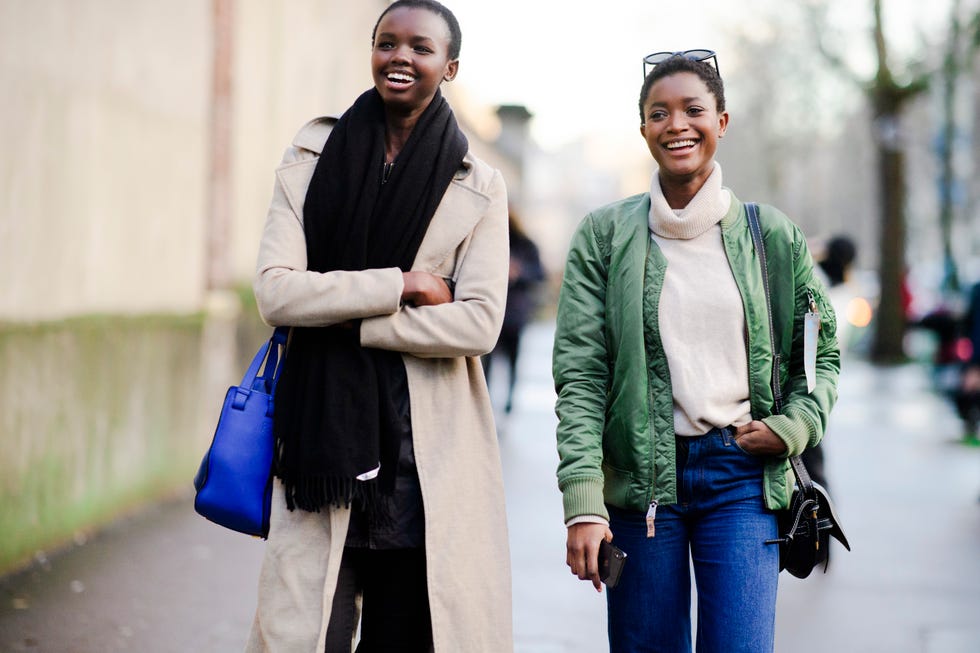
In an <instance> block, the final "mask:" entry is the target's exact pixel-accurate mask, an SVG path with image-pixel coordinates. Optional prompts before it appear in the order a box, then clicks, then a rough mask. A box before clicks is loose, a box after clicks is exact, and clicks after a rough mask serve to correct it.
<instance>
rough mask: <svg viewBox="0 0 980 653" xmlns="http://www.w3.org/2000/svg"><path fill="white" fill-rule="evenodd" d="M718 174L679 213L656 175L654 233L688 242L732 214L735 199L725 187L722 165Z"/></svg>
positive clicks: (652, 211)
mask: <svg viewBox="0 0 980 653" xmlns="http://www.w3.org/2000/svg"><path fill="white" fill-rule="evenodd" d="M714 164H715V166H714V170H712V171H711V174H710V175H708V178H707V179H706V180H705V182H704V185H703V186H701V189H700V190H698V192H697V194H696V195H695V196H694V197H693V198H691V201H690V202H688V204H687V206H685V207H684V208H683V209H680V210H677V211H675V210H674V209H671V208H670V205H669V204H667V198H665V197H664V192H663V189H662V188H660V174H659V173H657V172H654V173H653V180H652V181H651V183H650V218H649V221H650V230H651V231H652V232H653V233H655V234H656V235H658V236H660V237H661V238H674V239H680V240H688V239H691V238H696V237H698V236H700V235H701V234H703V233H704V232H706V231H707V230H708V229H710V228H711V227H713V226H714V225H716V224H718V223H719V222H721V219H722V218H723V217H725V214H726V213H728V209H729V207H730V206H731V203H732V196H731V194H730V193H729V192H728V190H727V189H724V188H722V187H721V165H720V164H719V163H718V162H717V161H715V162H714Z"/></svg>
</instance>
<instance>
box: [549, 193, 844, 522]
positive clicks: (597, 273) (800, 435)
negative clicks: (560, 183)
mask: <svg viewBox="0 0 980 653" xmlns="http://www.w3.org/2000/svg"><path fill="white" fill-rule="evenodd" d="M649 211H650V196H649V194H648V193H643V194H639V195H634V196H632V197H628V198H626V199H623V200H620V201H618V202H615V203H613V204H610V205H607V206H605V207H603V208H600V209H598V210H596V211H594V212H592V213H590V214H589V215H587V216H586V217H585V219H584V220H583V221H582V222H581V224H580V225H579V227H578V229H577V231H576V233H575V235H574V236H573V238H572V242H571V244H570V247H569V253H568V260H567V263H566V267H565V274H564V278H563V281H562V287H561V294H560V297H559V301H558V317H557V323H556V332H555V342H554V351H553V361H552V367H553V370H552V371H553V375H554V381H555V389H556V392H557V395H558V398H557V402H556V405H555V411H556V413H557V415H558V427H557V440H558V454H559V464H558V486H559V489H560V490H561V492H562V497H563V503H564V510H565V520H566V521H567V520H569V519H572V518H574V517H578V516H582V515H597V516H601V517H605V518H607V519H608V512H607V510H606V507H605V505H606V504H609V505H613V506H616V507H619V508H624V509H627V510H646V509H647V506H649V504H650V503H651V501H653V500H656V501H657V502H658V503H660V504H671V503H676V502H677V476H676V468H675V458H674V421H673V420H674V417H673V398H672V392H671V381H670V373H669V370H668V366H667V357H666V355H665V353H664V350H663V347H662V345H661V341H660V331H659V321H658V320H659V318H658V314H657V310H658V305H659V302H660V291H661V288H662V286H663V280H664V272H665V270H666V265H667V262H666V259H665V258H664V255H663V253H662V252H661V251H660V248H659V247H658V246H657V244H656V243H655V242H654V241H653V239H652V238H651V237H650V231H649V227H648V219H647V218H648V214H649ZM759 213H760V216H759V217H760V222H761V224H762V231H763V238H764V241H765V247H766V257H767V261H768V269H769V276H770V279H769V281H770V292H771V294H772V304H773V307H772V308H773V322H774V325H775V327H774V328H775V339H776V341H777V346H778V348H779V352H780V356H781V364H780V370H779V374H780V379H781V385H782V391H783V410H782V413H781V414H773V413H774V406H773V392H772V387H771V373H772V365H773V355H772V348H771V345H770V335H769V323H768V316H767V310H766V298H765V291H764V289H763V284H762V271H761V268H760V265H759V259H758V257H757V256H756V253H755V248H754V247H753V244H752V236H751V233H750V231H749V226H748V219H747V217H746V214H745V210H744V204H743V203H742V202H740V201H739V200H738V199H736V198H735V196H734V194H733V195H732V203H731V207H730V209H729V211H728V213H727V214H726V215H725V216H724V218H722V221H721V231H722V238H723V240H724V248H725V252H726V254H727V256H728V260H729V263H730V264H731V268H732V272H733V273H734V276H735V282H736V284H737V286H738V289H739V292H740V294H741V296H742V302H743V305H744V307H745V315H746V329H747V333H746V347H747V352H748V362H749V366H748V367H749V370H748V373H749V395H750V397H749V399H750V403H751V411H752V417H753V419H761V420H762V421H764V422H765V423H766V424H767V425H768V426H769V428H771V429H772V430H773V432H775V433H776V435H778V436H779V437H780V438H781V439H782V440H783V441H784V442H785V443H786V447H787V451H786V453H785V454H784V455H783V456H781V457H773V458H771V459H769V460H767V461H766V465H765V475H764V496H765V501H766V505H767V506H768V507H769V508H770V509H773V510H778V509H781V508H784V507H786V506H788V505H789V498H790V495H791V491H792V487H793V477H792V470H791V468H790V465H789V461H788V458H789V457H790V456H793V455H796V454H799V453H801V452H802V451H803V450H804V449H805V448H807V447H810V446H814V445H816V444H817V443H818V442H820V440H821V439H822V438H823V434H824V429H825V428H826V425H827V418H828V415H829V413H830V410H831V408H832V407H833V405H834V403H835V402H836V400H837V378H838V375H839V373H840V350H839V348H838V344H837V337H836V320H835V316H834V312H833V309H832V308H831V304H830V301H829V300H828V298H827V294H826V289H825V288H824V285H823V283H822V282H821V281H820V280H819V278H818V277H817V276H815V274H814V269H813V260H812V258H811V256H810V252H809V250H808V249H807V246H806V240H805V239H804V236H803V233H802V231H801V230H800V229H799V227H797V226H796V225H795V224H794V223H793V222H791V221H790V220H789V218H787V217H786V216H785V215H783V214H782V213H781V212H779V211H778V210H776V209H775V208H773V207H770V206H765V205H762V206H760V207H759ZM810 297H812V298H813V300H814V301H815V302H816V305H817V308H818V310H819V312H820V317H821V328H820V330H819V334H818V338H817V358H816V387H815V388H814V390H813V392H810V393H808V392H807V383H806V375H805V372H804V366H803V317H804V315H805V314H806V312H807V311H808V310H809V302H810Z"/></svg>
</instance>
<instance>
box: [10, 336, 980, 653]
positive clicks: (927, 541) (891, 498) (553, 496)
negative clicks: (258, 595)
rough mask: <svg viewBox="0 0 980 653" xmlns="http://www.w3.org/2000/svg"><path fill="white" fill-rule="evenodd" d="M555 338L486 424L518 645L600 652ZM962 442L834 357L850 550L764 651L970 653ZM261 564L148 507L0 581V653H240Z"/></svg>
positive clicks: (171, 510) (239, 547) (241, 543)
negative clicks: (570, 553)
mask: <svg viewBox="0 0 980 653" xmlns="http://www.w3.org/2000/svg"><path fill="white" fill-rule="evenodd" d="M552 330H553V325H552V324H551V323H548V322H543V323H537V324H534V325H532V326H531V327H529V329H528V332H527V334H526V336H525V341H524V348H523V354H522V358H521V359H520V365H519V371H520V376H519V380H518V386H517V396H516V399H515V405H514V411H513V413H512V414H511V416H510V418H509V419H501V421H500V430H501V433H500V445H501V454H502V458H503V465H504V474H505V484H506V490H507V502H508V514H509V528H510V541H511V557H512V565H513V578H514V628H515V644H516V651H517V652H518V653H597V652H601V651H604V650H606V642H605V631H604V629H605V614H604V612H605V604H604V596H600V595H598V594H596V592H595V591H594V590H593V589H592V588H591V586H590V585H588V584H586V583H582V582H580V581H578V580H577V579H576V578H574V577H573V576H571V575H570V574H569V573H568V570H567V567H566V566H565V562H564V560H565V554H564V527H563V525H562V513H561V497H560V495H559V493H558V490H557V488H556V486H555V481H554V470H555V463H556V460H557V454H556V453H555V445H554V426H555V417H554V412H553V405H554V403H553V402H554V392H553V390H552V383H551V375H550V346H551V336H552ZM501 367H502V366H498V367H497V368H496V369H497V370H500V369H501ZM495 380H496V376H494V375H492V376H491V382H492V383H493V382H494V381H495ZM495 387H496V388H500V387H501V386H500V384H496V386H495ZM493 388H494V386H493V385H492V389H493ZM495 395H496V393H495ZM959 436H960V424H959V422H958V420H957V419H956V418H955V415H954V413H953V412H952V411H951V409H950V407H949V406H948V405H947V402H946V401H945V400H943V399H942V398H941V397H938V396H936V395H934V394H933V393H932V392H931V390H930V380H929V377H928V374H927V372H926V370H925V369H924V368H922V367H920V366H917V365H905V366H899V367H893V368H880V367H873V366H870V365H868V364H867V363H865V362H863V361H861V360H859V359H856V358H846V359H845V361H844V365H843V373H842V376H841V386H840V401H839V403H838V405H837V407H836V409H835V411H834V413H833V416H832V420H831V425H830V429H829V434H828V437H827V439H826V440H825V442H826V448H827V458H828V470H829V471H828V473H829V477H830V483H831V491H832V493H833V496H834V500H835V502H836V504H837V507H838V509H839V511H840V517H841V519H842V521H843V524H844V526H845V528H846V532H847V535H848V538H849V539H850V542H851V545H852V548H853V551H851V552H846V551H844V550H843V549H842V548H841V547H839V546H836V547H835V548H834V549H833V555H832V562H831V567H830V571H829V572H828V573H827V574H826V575H824V574H821V573H817V572H815V573H814V575H812V576H811V577H810V578H808V579H806V580H798V579H796V578H793V577H791V576H788V575H786V574H783V575H782V576H781V577H780V598H779V612H778V617H777V640H776V650H777V651H779V652H790V651H792V652H793V653H826V652H827V651H837V652H839V653H877V652H881V653H976V651H980V555H978V542H980V503H978V496H980V448H971V447H966V446H964V445H962V444H961V443H960V437H959ZM189 484H190V479H188V485H189ZM460 509H465V507H464V506H461V507H460ZM262 549H263V543H262V542H261V541H260V540H255V539H250V538H248V537H246V536H243V535H239V534H237V533H233V532H231V531H226V530H224V529H222V528H220V527H218V526H215V525H213V524H211V523H209V522H207V521H205V520H204V519H203V518H201V517H199V516H198V515H197V514H196V513H194V511H193V508H192V499H191V496H190V494H186V495H183V496H181V497H178V498H175V499H174V500H172V501H169V502H165V503H161V504H159V505H154V506H153V507H150V508H149V509H146V510H144V511H141V512H139V513H138V514H134V515H132V516H131V517H128V518H126V519H123V520H121V521H119V522H116V523H115V524H113V525H112V526H111V527H110V528H108V529H106V530H105V531H103V532H100V533H98V534H97V535H95V536H94V537H92V538H91V539H89V540H88V541H83V542H79V543H77V544H76V545H74V546H72V547H71V548H70V549H69V550H68V551H65V552H63V553H60V554H52V555H49V556H47V557H44V558H42V559H39V560H37V561H36V562H35V564H34V566H33V567H32V568H31V569H29V570H28V571H25V572H23V573H20V574H17V575H14V576H10V577H7V578H4V579H0V652H2V653H15V652H22V651H30V652H44V653H122V652H129V651H133V652H139V653H232V652H234V651H239V650H241V648H242V646H243V644H244V641H245V637H246V634H247V632H248V628H249V625H250V622H251V617H252V611H253V609H254V604H255V592H256V589H255V585H256V579H257V576H258V570H259V564H260V561H261V556H262ZM628 570H629V567H628V563H627V567H626V572H625V573H628Z"/></svg>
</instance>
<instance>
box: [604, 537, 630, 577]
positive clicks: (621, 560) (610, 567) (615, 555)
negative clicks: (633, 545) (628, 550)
mask: <svg viewBox="0 0 980 653" xmlns="http://www.w3.org/2000/svg"><path fill="white" fill-rule="evenodd" d="M625 563H626V554H625V553H624V552H623V551H622V550H621V549H619V548H618V547H615V546H613V545H612V544H610V543H609V542H607V541H606V540H602V541H601V542H600V543H599V579H600V580H601V581H602V582H603V583H605V584H606V587H616V584H617V583H618V582H619V576H620V575H621V574H622V573H623V565H624V564H625Z"/></svg>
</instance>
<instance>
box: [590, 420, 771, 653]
mask: <svg viewBox="0 0 980 653" xmlns="http://www.w3.org/2000/svg"><path fill="white" fill-rule="evenodd" d="M762 473H763V459H762V458H759V457H756V456H753V455H751V454H748V453H746V452H744V451H743V450H742V449H740V448H739V447H738V445H737V444H736V443H735V438H734V433H733V430H732V429H731V428H725V429H714V430H712V431H710V432H708V433H707V434H705V435H703V436H699V437H677V481H678V483H677V485H678V503H677V504H675V505H663V506H659V507H658V508H657V513H656V520H655V525H656V533H655V535H654V537H652V538H647V528H646V520H645V516H646V515H645V513H642V512H633V511H626V510H621V509H618V508H615V507H612V506H610V507H609V513H610V528H611V529H612V532H613V543H614V544H616V545H617V546H618V547H619V548H621V549H622V550H623V551H625V552H626V555H627V559H626V565H625V567H624V568H623V575H622V577H621V579H620V582H619V585H617V586H616V587H615V588H613V589H607V592H606V601H607V605H608V608H609V650H610V652H611V653H627V652H629V653H635V652H638V651H651V652H653V651H656V652H658V653H689V652H690V651H691V576H690V568H691V560H693V563H694V564H693V566H694V576H695V580H696V583H697V598H698V612H697V615H698V617H697V624H698V626H697V651H698V653H722V652H723V653H771V651H772V650H773V639H774V632H775V627H776V585H777V579H778V576H779V547H777V546H775V545H767V544H766V543H765V541H766V540H767V539H772V538H775V537H776V517H775V515H774V514H773V513H772V512H771V511H769V510H768V509H766V507H765V503H764V501H763V497H762ZM688 552H690V554H689V553H688Z"/></svg>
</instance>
